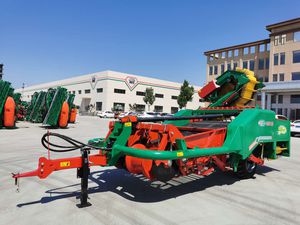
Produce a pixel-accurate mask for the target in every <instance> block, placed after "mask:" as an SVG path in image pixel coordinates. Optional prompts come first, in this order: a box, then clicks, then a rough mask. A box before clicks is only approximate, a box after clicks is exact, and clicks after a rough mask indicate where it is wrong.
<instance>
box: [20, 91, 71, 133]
mask: <svg viewBox="0 0 300 225" xmlns="http://www.w3.org/2000/svg"><path fill="white" fill-rule="evenodd" d="M74 98H75V95H74V94H71V93H68V91H67V89H65V88H62V87H58V88H56V89H53V88H50V89H49V90H48V91H47V92H45V91H40V92H35V93H34V94H33V96H32V98H31V102H30V103H29V106H28V109H27V115H26V120H27V121H30V122H33V123H43V125H44V126H51V127H60V128H66V127H67V126H68V123H69V120H70V119H71V115H72V110H73V113H74V108H75V109H76V107H75V105H74V103H73V101H74ZM75 111H76V110H75ZM75 120H76V114H75V115H72V121H70V122H72V123H75Z"/></svg>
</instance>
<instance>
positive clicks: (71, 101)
mask: <svg viewBox="0 0 300 225" xmlns="http://www.w3.org/2000/svg"><path fill="white" fill-rule="evenodd" d="M74 99H75V94H70V93H69V94H68V98H67V102H68V105H69V107H70V109H72V108H74ZM70 112H71V110H70Z"/></svg>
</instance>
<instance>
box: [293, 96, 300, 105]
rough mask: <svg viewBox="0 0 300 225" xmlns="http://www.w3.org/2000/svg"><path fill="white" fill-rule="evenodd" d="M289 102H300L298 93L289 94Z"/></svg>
mask: <svg viewBox="0 0 300 225" xmlns="http://www.w3.org/2000/svg"><path fill="white" fill-rule="evenodd" d="M291 103H293V104H294V103H300V95H291Z"/></svg>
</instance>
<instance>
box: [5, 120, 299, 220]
mask: <svg viewBox="0 0 300 225" xmlns="http://www.w3.org/2000/svg"><path fill="white" fill-rule="evenodd" d="M17 125H18V127H19V128H18V129H15V130H6V129H2V130H0V224H5V225H7V224H9V225H13V224H18V225H19V224H31V225H34V224H38V225H40V224H51V225H52V224H63V225H66V224H72V225H75V224H109V225H111V224H149V225H150V224H151V225H154V224H172V225H174V224H230V225H235V224H236V225H240V224H243V225H247V224H249V225H250V224H251V225H254V224H268V225H273V224H274V225H275V224H278V225H283V224H300V153H299V150H300V137H293V138H292V139H291V149H292V150H291V157H290V158H279V159H277V160H272V161H266V163H265V166H263V167H259V168H258V170H257V174H256V175H255V178H253V179H249V180H239V179H237V178H236V177H235V176H234V175H233V174H232V173H223V172H215V173H213V174H211V175H210V176H208V177H199V176H196V175H190V176H187V177H180V178H175V179H173V180H172V181H169V182H167V183H163V182H158V181H154V182H150V181H148V180H147V179H145V178H144V177H143V176H136V175H131V174H129V173H127V172H126V171H124V170H118V169H116V168H114V167H107V168H99V167H93V168H92V170H91V175H90V179H89V197H90V199H89V201H90V202H91V203H92V206H91V207H88V208H83V209H79V208H77V207H76V204H77V203H79V199H78V198H76V196H78V193H79V190H80V180H79V179H77V178H76V170H75V169H72V170H65V171H57V172H54V173H53V174H51V175H50V176H49V177H48V178H47V179H44V180H40V179H38V178H24V179H21V180H20V188H19V192H16V186H15V185H14V180H13V179H12V178H11V173H12V172H24V171H30V170H33V169H36V167H37V163H38V158H39V157H40V156H47V151H46V150H45V149H44V148H43V147H42V145H41V143H40V139H41V136H42V135H43V134H44V133H45V132H46V131H47V130H46V129H45V128H42V127H40V124H31V123H28V122H19V123H18V124H17ZM107 130H108V120H106V119H100V118H97V117H79V118H78V122H77V123H76V124H71V125H70V126H69V128H68V129H64V130H62V129H55V130H51V131H52V132H58V133H61V134H65V135H68V136H70V137H73V138H75V139H78V140H81V141H83V142H86V141H87V140H89V139H91V138H94V137H104V136H105V135H106V133H107ZM71 155H72V156H79V155H80V153H79V152H72V153H67V154H66V153H64V154H63V153H61V154H51V157H52V158H57V157H60V158H61V157H67V156H71Z"/></svg>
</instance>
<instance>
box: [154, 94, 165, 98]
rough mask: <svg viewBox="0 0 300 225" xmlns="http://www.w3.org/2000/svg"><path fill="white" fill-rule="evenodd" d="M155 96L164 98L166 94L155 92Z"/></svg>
mask: <svg viewBox="0 0 300 225" xmlns="http://www.w3.org/2000/svg"><path fill="white" fill-rule="evenodd" d="M155 97H156V98H164V95H163V94H155Z"/></svg>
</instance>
